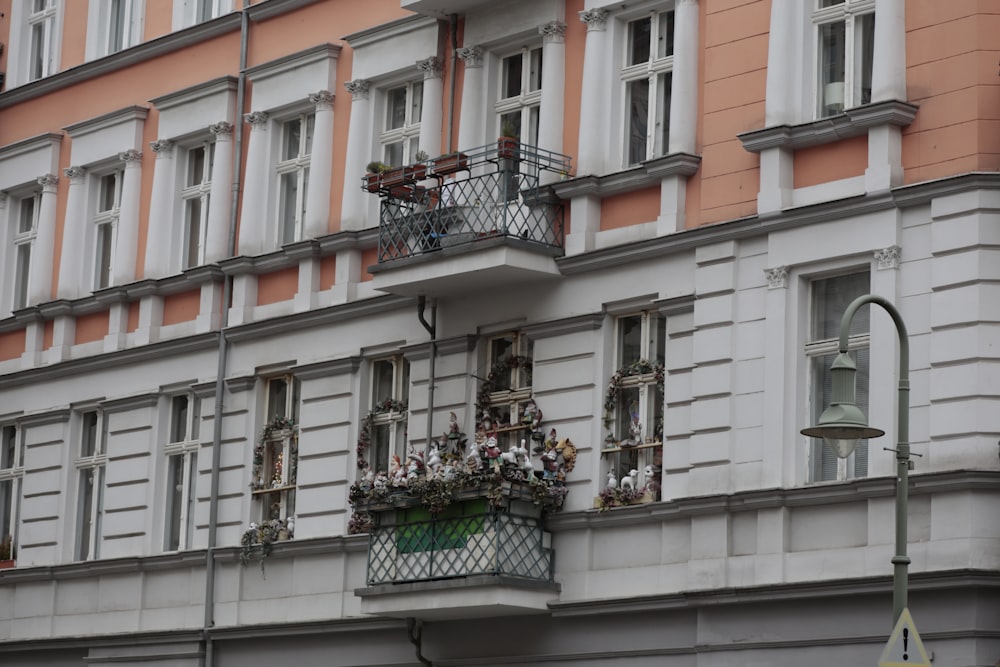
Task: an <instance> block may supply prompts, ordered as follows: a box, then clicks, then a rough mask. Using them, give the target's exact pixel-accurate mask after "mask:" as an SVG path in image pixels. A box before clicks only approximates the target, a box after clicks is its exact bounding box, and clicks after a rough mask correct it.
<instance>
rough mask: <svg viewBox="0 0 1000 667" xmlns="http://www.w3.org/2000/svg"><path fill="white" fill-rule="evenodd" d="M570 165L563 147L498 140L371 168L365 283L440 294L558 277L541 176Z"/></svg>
mask: <svg viewBox="0 0 1000 667" xmlns="http://www.w3.org/2000/svg"><path fill="white" fill-rule="evenodd" d="M569 170H570V158H568V157H566V156H565V155H560V154H558V153H553V152H551V151H546V150H543V149H540V148H538V147H536V146H530V145H527V144H521V143H519V142H517V141H516V140H513V139H505V138H501V139H499V140H498V141H497V142H496V143H492V144H488V145H486V146H480V147H478V148H475V149H472V150H469V151H464V152H460V153H453V154H451V155H444V156H441V157H438V158H434V159H432V160H427V161H425V162H418V163H415V164H411V165H406V166H405V167H398V168H395V169H392V170H390V171H387V172H386V173H384V174H380V175H375V174H369V175H368V176H366V177H365V181H364V185H363V187H364V188H365V189H366V190H368V191H369V192H372V193H376V194H378V196H379V197H380V200H381V202H380V216H379V242H378V264H377V265H375V266H373V267H370V268H369V269H368V270H369V272H370V273H372V274H373V276H374V283H373V286H374V287H375V289H378V290H381V291H385V292H389V293H392V294H399V295H403V296H419V295H425V296H444V295H451V294H458V293H463V292H472V291H475V290H477V289H480V288H482V287H485V286H487V285H496V284H498V283H499V284H512V283H517V282H526V281H534V280H538V279H539V278H554V277H558V276H559V275H560V274H559V270H558V268H557V267H556V264H555V258H556V257H559V256H561V255H562V253H563V204H562V201H561V200H560V199H559V198H558V197H557V196H556V195H555V193H554V192H553V190H552V188H551V187H549V184H551V183H554V182H556V181H558V180H559V179H560V178H562V177H563V176H565V175H567V174H568V173H569Z"/></svg>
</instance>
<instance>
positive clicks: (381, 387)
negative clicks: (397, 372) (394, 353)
mask: <svg viewBox="0 0 1000 667" xmlns="http://www.w3.org/2000/svg"><path fill="white" fill-rule="evenodd" d="M392 375H393V363H392V360H390V359H382V360H379V361H376V362H375V363H374V364H372V398H373V399H374V400H375V402H376V403H381V402H382V401H384V400H386V399H387V398H392V397H393V386H392Z"/></svg>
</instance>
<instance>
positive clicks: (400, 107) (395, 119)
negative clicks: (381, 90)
mask: <svg viewBox="0 0 1000 667" xmlns="http://www.w3.org/2000/svg"><path fill="white" fill-rule="evenodd" d="M385 107H386V111H385V129H387V130H397V129H399V128H401V127H403V125H405V124H406V86H402V87H400V88H393V89H391V90H388V91H386V94H385Z"/></svg>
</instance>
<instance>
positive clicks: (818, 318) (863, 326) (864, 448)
mask: <svg viewBox="0 0 1000 667" xmlns="http://www.w3.org/2000/svg"><path fill="white" fill-rule="evenodd" d="M869 283H870V281H869V275H868V272H867V271H866V272H864V273H853V274H850V275H845V276H837V277H834V278H824V279H821V280H815V281H813V283H812V326H811V330H810V338H809V342H807V343H806V346H805V353H806V358H807V359H808V361H809V372H810V376H811V387H812V389H811V391H810V402H811V406H810V414H811V415H812V419H811V421H810V423H812V424H815V423H816V422H817V420H818V419H819V416H820V414H821V413H822V412H823V410H824V408H826V406H827V405H829V404H830V399H831V389H832V387H831V383H830V364H831V363H833V360H834V358H835V357H836V356H837V348H838V346H839V340H838V339H839V336H840V320H841V318H842V317H843V314H844V310H846V309H847V306H848V304H850V303H851V301H853V300H854V299H856V298H857V297H859V296H862V295H864V294H867V293H868V292H869V291H870V289H869ZM869 312H870V309H869V308H862V309H860V310H858V312H857V313H856V314H855V316H854V319H853V321H852V322H851V330H850V338H849V339H848V349H849V350H850V351H852V352H853V355H852V356H853V357H854V362H855V363H856V364H857V367H858V373H857V378H856V390H857V402H858V407H860V408H861V410H862V411H863V412H865V413H866V414H867V413H868V344H869V335H868V332H869V328H868V321H869ZM867 474H868V441H867V440H862V441H861V442H859V443H858V447H857V449H856V450H855V451H854V453H853V454H852V455H851V456H850V457H849V458H847V459H840V458H838V457H837V455H836V454H834V453H833V452H832V451H831V450H830V448H829V447H826V446H825V445H824V444H823V441H822V440H821V439H819V438H814V439H813V444H812V458H811V479H812V481H815V482H820V481H831V480H843V479H848V478H851V477H864V476H866V475H867Z"/></svg>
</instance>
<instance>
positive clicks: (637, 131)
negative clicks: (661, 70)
mask: <svg viewBox="0 0 1000 667" xmlns="http://www.w3.org/2000/svg"><path fill="white" fill-rule="evenodd" d="M648 119H649V81H647V80H645V79H643V80H642V81H632V82H631V83H629V84H628V128H627V129H628V163H629V164H636V163H639V162H642V161H643V160H645V159H646V136H647V134H646V132H647V128H646V123H647V122H648Z"/></svg>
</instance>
